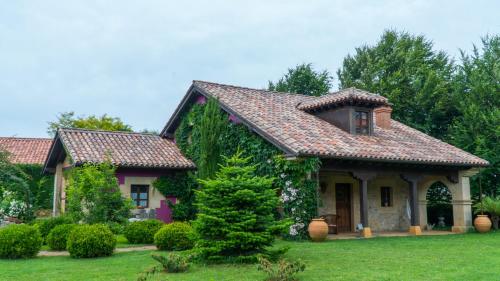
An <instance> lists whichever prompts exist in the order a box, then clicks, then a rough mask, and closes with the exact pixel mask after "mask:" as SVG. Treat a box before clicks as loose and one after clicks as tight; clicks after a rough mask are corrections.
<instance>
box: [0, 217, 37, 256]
mask: <svg viewBox="0 0 500 281" xmlns="http://www.w3.org/2000/svg"><path fill="white" fill-rule="evenodd" d="M41 247H42V236H41V235H40V232H39V231H38V229H37V228H36V227H34V226H31V225H26V224H11V225H8V226H6V227H3V228H0V258H7V259H18V258H31V257H34V256H36V255H37V254H38V252H39V251H40V248H41Z"/></svg>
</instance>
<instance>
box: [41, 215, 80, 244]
mask: <svg viewBox="0 0 500 281" xmlns="http://www.w3.org/2000/svg"><path fill="white" fill-rule="evenodd" d="M72 223H73V220H72V219H71V218H70V217H68V216H58V217H52V218H44V219H36V220H35V221H34V222H33V224H35V225H36V226H38V230H39V231H40V234H41V235H42V238H43V239H44V240H45V239H46V238H47V236H48V235H49V233H50V231H51V230H52V229H53V228H54V227H56V226H58V225H62V224H72Z"/></svg>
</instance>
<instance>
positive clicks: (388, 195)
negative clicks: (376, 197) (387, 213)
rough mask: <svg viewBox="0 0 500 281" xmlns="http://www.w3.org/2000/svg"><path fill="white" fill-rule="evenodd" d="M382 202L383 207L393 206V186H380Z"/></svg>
mask: <svg viewBox="0 0 500 281" xmlns="http://www.w3.org/2000/svg"><path fill="white" fill-rule="evenodd" d="M380 203H381V206H382V207H392V188H391V187H389V186H382V187H381V188H380Z"/></svg>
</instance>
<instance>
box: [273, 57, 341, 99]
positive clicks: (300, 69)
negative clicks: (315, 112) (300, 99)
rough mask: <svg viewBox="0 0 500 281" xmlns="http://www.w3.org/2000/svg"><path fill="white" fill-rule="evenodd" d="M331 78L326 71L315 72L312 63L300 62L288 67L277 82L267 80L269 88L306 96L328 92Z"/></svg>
mask: <svg viewBox="0 0 500 281" xmlns="http://www.w3.org/2000/svg"><path fill="white" fill-rule="evenodd" d="M332 81H333V78H332V77H331V75H330V73H328V71H326V70H323V71H322V72H316V71H315V70H314V69H313V68H312V64H310V63H309V64H300V65H297V66H296V67H295V68H289V69H288V73H286V74H285V75H284V77H283V78H281V79H280V80H278V82H276V83H273V82H271V81H269V86H268V88H269V90H270V91H278V92H285V93H295V94H302V95H308V96H321V95H326V94H328V91H329V90H330V88H331V87H332Z"/></svg>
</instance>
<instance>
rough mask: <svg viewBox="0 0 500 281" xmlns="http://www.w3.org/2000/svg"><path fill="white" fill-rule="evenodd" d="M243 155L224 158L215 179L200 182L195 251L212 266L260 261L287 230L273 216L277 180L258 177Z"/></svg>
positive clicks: (197, 192)
mask: <svg viewBox="0 0 500 281" xmlns="http://www.w3.org/2000/svg"><path fill="white" fill-rule="evenodd" d="M241 155H242V152H237V153H236V154H235V155H233V156H232V157H230V158H227V157H224V159H225V164H224V165H221V166H220V170H219V172H217V173H216V175H215V178H213V179H208V180H199V182H200V183H201V185H202V188H201V189H200V190H198V191H196V202H197V207H198V211H199V213H198V217H197V219H196V221H195V223H194V225H195V228H196V232H197V235H198V236H199V239H198V240H197V243H196V249H197V250H199V252H200V254H201V257H202V258H204V259H206V260H209V261H215V262H220V261H235V262H256V261H257V255H258V254H262V253H265V252H266V247H268V246H270V245H271V244H272V242H273V241H274V239H275V235H274V233H275V232H276V230H277V229H280V228H283V226H282V222H278V221H276V219H275V217H274V210H275V209H276V208H277V206H278V196H276V190H275V189H274V188H273V187H272V183H273V180H274V179H273V178H269V177H259V176H256V175H255V169H256V166H255V165H248V162H249V160H250V158H248V157H247V158H242V157H241Z"/></svg>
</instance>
